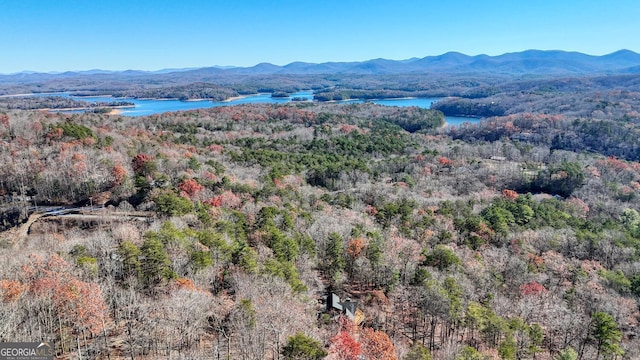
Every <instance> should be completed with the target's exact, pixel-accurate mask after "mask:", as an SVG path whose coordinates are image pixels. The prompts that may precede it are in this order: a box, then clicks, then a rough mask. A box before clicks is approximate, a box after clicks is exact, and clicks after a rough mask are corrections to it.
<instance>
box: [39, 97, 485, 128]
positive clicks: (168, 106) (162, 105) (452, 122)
mask: <svg viewBox="0 0 640 360" xmlns="http://www.w3.org/2000/svg"><path fill="white" fill-rule="evenodd" d="M42 95H58V96H70V95H69V94H66V93H58V94H42ZM70 97H71V98H73V99H76V100H84V101H89V102H111V101H128V102H131V103H133V104H134V105H135V107H133V108H123V109H119V111H120V114H121V115H125V116H144V115H152V114H159V113H163V112H168V111H180V110H195V109H206V108H212V107H218V106H231V105H240V104H265V103H268V104H284V103H287V102H290V101H291V99H292V98H294V97H299V98H305V99H307V100H313V92H312V91H299V92H296V93H293V94H291V96H289V97H288V98H272V97H271V94H257V95H249V96H246V97H243V98H240V99H234V100H230V101H209V100H201V101H180V100H158V99H133V98H113V97H108V96H82V97H79V96H70ZM438 100H439V99H437V98H402V99H379V100H370V101H371V102H372V103H375V104H380V105H386V106H400V107H404V106H417V107H421V108H425V109H429V108H430V107H431V104H433V103H434V102H436V101H438ZM362 102H363V101H362V100H345V101H340V103H362ZM445 121H446V125H447V126H460V124H462V123H465V122H468V123H476V122H478V121H480V119H477V118H467V117H456V116H447V117H445Z"/></svg>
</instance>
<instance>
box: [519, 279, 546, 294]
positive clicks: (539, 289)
mask: <svg viewBox="0 0 640 360" xmlns="http://www.w3.org/2000/svg"><path fill="white" fill-rule="evenodd" d="M545 292H547V289H545V287H544V286H543V285H541V284H540V283H538V282H536V281H532V282H528V283H526V284H522V285H520V294H521V295H540V294H542V293H545Z"/></svg>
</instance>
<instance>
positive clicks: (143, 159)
mask: <svg viewBox="0 0 640 360" xmlns="http://www.w3.org/2000/svg"><path fill="white" fill-rule="evenodd" d="M153 160H154V157H153V156H151V155H147V154H138V155H136V156H135V157H134V158H133V159H132V160H131V166H132V167H133V171H134V172H135V173H136V174H138V175H150V174H151V173H152V172H154V171H155V170H156V166H155V162H154V161H153Z"/></svg>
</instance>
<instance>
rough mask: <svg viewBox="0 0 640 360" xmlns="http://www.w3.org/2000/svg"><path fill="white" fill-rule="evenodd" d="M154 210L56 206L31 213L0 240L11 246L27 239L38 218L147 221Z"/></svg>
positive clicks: (2, 235) (0, 237)
mask: <svg viewBox="0 0 640 360" xmlns="http://www.w3.org/2000/svg"><path fill="white" fill-rule="evenodd" d="M154 216H155V214H154V213H153V212H148V211H127V212H118V211H108V210H107V209H105V208H102V207H92V208H87V207H70V208H66V207H55V208H49V209H46V210H43V211H37V212H33V213H32V214H31V215H29V218H28V219H27V221H26V222H24V223H23V224H21V225H18V226H16V227H14V228H12V229H9V230H7V231H5V232H4V233H3V234H0V242H2V243H5V244H8V245H9V246H16V245H17V244H19V243H20V241H21V240H23V239H25V238H26V237H27V235H29V231H30V229H31V226H32V225H33V224H34V223H36V222H37V221H38V220H41V219H46V220H53V219H65V220H80V221H100V222H103V221H104V222H113V221H123V220H126V221H130V220H135V221H147V220H148V219H150V218H152V217H154Z"/></svg>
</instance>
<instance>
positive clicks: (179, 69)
mask: <svg viewBox="0 0 640 360" xmlns="http://www.w3.org/2000/svg"><path fill="white" fill-rule="evenodd" d="M530 51H540V52H564V53H576V54H582V55H587V56H593V57H602V56H607V55H612V54H615V53H618V52H632V53H634V54H637V55H640V53H638V52H636V51H634V50H630V49H628V48H623V49H619V50H615V51H612V52H610V53H605V54H601V55H594V54H589V53H584V52H581V51H576V50H561V49H547V50H540V49H526V50H521V51H510V52H505V53H501V54H498V55H488V54H485V53H481V54H474V55H469V54H465V53H463V52H460V51H456V50H451V51H447V52H444V53H442V54H439V55H426V56H423V57H415V56H414V57H411V58H407V59H388V58H382V57H378V58H371V59H366V60H351V61H323V62H308V61H302V60H294V61H291V62H288V63H286V64H282V65H279V64H274V63H271V62H268V61H262V62H259V63H256V64H254V65H249V66H240V65H205V66H184V67H164V68H161V69H155V70H143V69H132V68H128V69H122V70H114V69H101V68H91V69H85V70H80V69H76V70H49V71H40V70H20V71H17V72H11V73H3V72H0V76H15V75H34V74H47V75H61V74H65V73H87V72H96V73H102V74H104V73H122V72H127V71H131V72H144V73H158V72H166V73H170V72H182V71H191V70H200V69H208V68H218V69H220V70H228V69H250V68H253V67H256V66H259V65H273V66H278V67H284V66H287V65H291V64H294V63H305V64H311V65H321V64H336V63H338V64H339V63H359V62H368V61H373V60H387V61H409V60H414V61H415V60H420V59H426V58H429V57H439V56H444V55H447V54H461V55H464V56H468V57H478V56H488V57H499V56H504V55H509V54H518V53H525V52H530Z"/></svg>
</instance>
